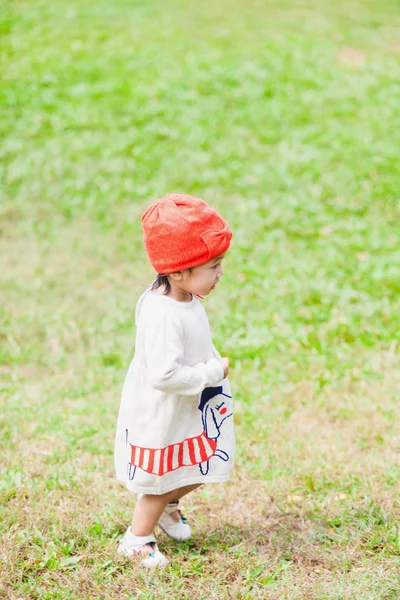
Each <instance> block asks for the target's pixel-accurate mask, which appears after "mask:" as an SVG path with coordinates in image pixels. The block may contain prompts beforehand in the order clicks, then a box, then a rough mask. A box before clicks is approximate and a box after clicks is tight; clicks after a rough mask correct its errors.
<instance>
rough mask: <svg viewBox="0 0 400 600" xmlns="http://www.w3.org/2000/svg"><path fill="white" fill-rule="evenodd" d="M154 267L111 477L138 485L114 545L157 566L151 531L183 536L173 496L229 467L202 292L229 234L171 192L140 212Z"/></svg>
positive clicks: (209, 285) (221, 381)
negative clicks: (129, 520) (121, 533)
mask: <svg viewBox="0 0 400 600" xmlns="http://www.w3.org/2000/svg"><path fill="white" fill-rule="evenodd" d="M142 225H143V231H144V244H145V247H146V251H147V254H148V257H149V260H150V262H151V264H152V265H153V267H154V269H155V270H156V271H157V273H158V276H157V279H156V280H155V282H154V283H153V285H152V286H151V288H149V289H148V290H147V291H146V292H145V293H144V294H143V295H142V297H141V298H140V299H139V302H138V304H137V308H136V330H137V331H136V347H135V355H134V358H133V361H132V363H131V365H130V367H129V370H128V374H127V376H126V379H125V383H124V386H123V390H122V399H121V406H120V410H119V416H118V423H117V433H116V439H115V467H116V473H117V478H118V479H119V480H120V481H123V482H124V483H125V485H126V487H127V488H128V489H129V490H131V491H132V492H136V493H139V498H138V501H137V503H136V506H135V510H134V513H133V517H132V523H131V525H130V527H128V529H127V531H126V533H125V535H124V537H123V538H122V540H121V542H120V545H119V547H118V552H119V553H121V554H124V555H126V556H134V555H139V556H140V562H141V564H143V565H144V566H147V567H155V566H159V567H164V566H165V565H167V564H168V560H167V559H166V558H165V556H164V555H163V554H162V553H161V552H160V551H159V549H158V547H157V543H156V538H155V537H154V534H153V530H154V528H155V526H156V524H158V526H159V527H160V528H161V529H163V530H164V532H165V533H166V534H167V535H169V536H170V537H171V538H173V539H175V540H187V539H189V538H190V537H191V528H190V526H189V524H188V523H187V521H186V519H185V518H184V517H183V515H182V513H181V512H180V510H179V500H180V499H181V498H182V497H183V496H185V495H186V494H188V493H189V492H191V491H192V490H194V489H196V488H197V487H198V486H199V485H202V484H203V483H217V482H218V483H219V482H222V481H227V479H228V478H229V472H230V470H231V468H232V466H233V454H234V449H235V440H234V434H233V414H232V399H231V392H230V388H229V383H228V380H227V374H228V370H229V363H228V359H227V358H221V357H220V355H219V354H218V352H217V350H216V349H215V348H214V346H213V343H212V340H211V334H210V327H209V323H208V319H207V316H206V313H205V311H204V308H203V306H202V305H201V303H200V301H199V300H198V298H204V296H207V295H208V294H210V293H211V291H212V290H214V289H215V287H216V286H217V284H218V282H219V280H220V278H221V277H222V275H223V269H222V260H223V258H224V255H225V253H226V252H227V250H228V248H229V245H230V241H231V237H232V233H231V231H230V229H229V227H228V224H227V223H226V221H225V220H224V219H223V218H222V217H221V216H220V215H219V214H218V213H217V212H216V211H215V210H213V209H212V208H211V207H210V206H208V205H207V204H206V203H205V202H204V201H203V200H200V199H198V198H193V197H191V196H186V195H181V194H171V195H168V196H165V198H162V199H161V200H158V201H156V202H154V203H153V204H152V205H151V206H150V207H149V209H148V210H147V211H146V212H145V213H144V215H143V216H142Z"/></svg>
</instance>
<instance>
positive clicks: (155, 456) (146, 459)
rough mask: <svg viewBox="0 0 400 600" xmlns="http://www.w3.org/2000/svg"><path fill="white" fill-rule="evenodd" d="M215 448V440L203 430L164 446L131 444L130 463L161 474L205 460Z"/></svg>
mask: <svg viewBox="0 0 400 600" xmlns="http://www.w3.org/2000/svg"><path fill="white" fill-rule="evenodd" d="M216 449H217V440H212V439H209V438H208V437H207V436H206V434H205V432H204V431H203V433H201V434H200V435H197V436H196V437H192V438H187V439H186V440H184V441H183V442H180V443H179V444H171V445H170V446H166V447H165V448H156V449H155V448H140V447H139V446H131V464H132V466H134V467H139V468H140V469H142V470H143V471H146V473H152V474H153V475H160V476H161V475H165V473H170V472H171V471H175V470H176V469H179V468H180V467H192V466H194V465H198V464H200V463H202V462H206V461H208V460H210V458H212V457H213V456H214V454H215V451H216Z"/></svg>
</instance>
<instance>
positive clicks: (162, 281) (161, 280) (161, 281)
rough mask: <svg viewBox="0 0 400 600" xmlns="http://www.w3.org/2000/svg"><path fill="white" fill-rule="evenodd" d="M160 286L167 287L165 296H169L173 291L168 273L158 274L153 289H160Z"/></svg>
mask: <svg viewBox="0 0 400 600" xmlns="http://www.w3.org/2000/svg"><path fill="white" fill-rule="evenodd" d="M160 287H163V288H165V290H164V296H168V294H169V293H170V291H171V284H170V282H169V279H168V275H157V278H156V280H155V281H154V282H153V285H152V286H151V289H152V291H154V290H158V289H159V288H160Z"/></svg>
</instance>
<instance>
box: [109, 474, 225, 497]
mask: <svg viewBox="0 0 400 600" xmlns="http://www.w3.org/2000/svg"><path fill="white" fill-rule="evenodd" d="M229 479H230V473H228V474H227V475H222V476H221V475H215V476H214V477H212V476H211V477H208V476H205V477H204V475H203V476H202V477H190V478H187V479H183V480H181V481H176V482H173V483H171V484H170V485H166V486H165V487H162V488H160V487H156V488H154V486H147V487H146V486H142V485H128V483H127V482H126V480H121V479H120V480H119V481H122V483H124V484H125V487H126V488H127V489H128V490H129V491H130V492H133V493H134V494H153V495H154V496H161V494H167V493H168V492H172V491H173V490H178V489H180V488H182V487H185V486H187V485H196V484H198V485H202V484H207V483H225V482H226V481H229Z"/></svg>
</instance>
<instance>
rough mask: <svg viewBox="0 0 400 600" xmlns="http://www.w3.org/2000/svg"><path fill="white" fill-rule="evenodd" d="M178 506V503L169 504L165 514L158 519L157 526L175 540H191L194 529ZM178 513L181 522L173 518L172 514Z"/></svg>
mask: <svg viewBox="0 0 400 600" xmlns="http://www.w3.org/2000/svg"><path fill="white" fill-rule="evenodd" d="M178 505H179V503H178V502H170V503H169V504H167V506H166V507H165V509H164V512H163V513H162V514H161V517H160V518H159V519H158V523H157V525H158V526H159V527H161V529H162V530H163V531H164V532H165V533H166V534H167V535H169V537H170V538H172V539H173V540H177V541H178V542H183V541H184V540H189V539H190V538H191V537H192V529H191V527H190V525H189V524H188V522H187V520H186V519H185V517H184V516H183V515H182V513H181V512H180V510H179V508H178ZM176 511H178V512H179V516H180V520H179V521H175V519H174V518H173V517H172V516H171V514H172V513H174V512H176Z"/></svg>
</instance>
